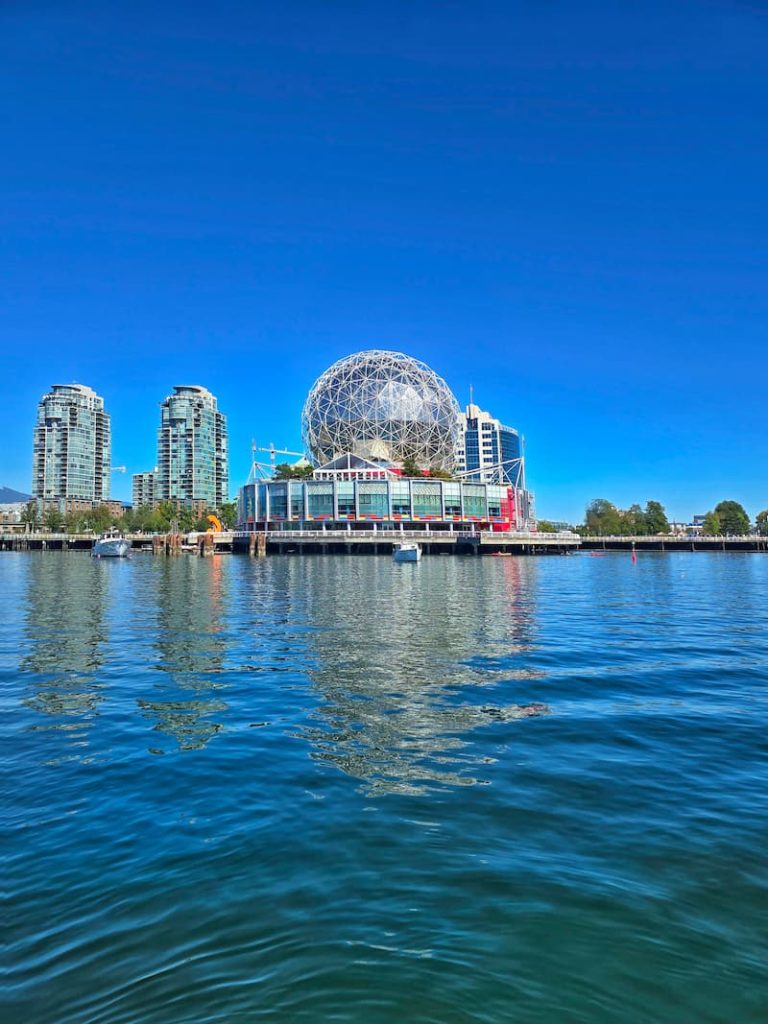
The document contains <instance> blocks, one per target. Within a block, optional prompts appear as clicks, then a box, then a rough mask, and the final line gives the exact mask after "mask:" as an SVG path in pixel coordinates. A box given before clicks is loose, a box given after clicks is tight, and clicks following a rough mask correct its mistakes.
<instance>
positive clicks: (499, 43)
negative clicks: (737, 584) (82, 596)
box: [0, 0, 768, 520]
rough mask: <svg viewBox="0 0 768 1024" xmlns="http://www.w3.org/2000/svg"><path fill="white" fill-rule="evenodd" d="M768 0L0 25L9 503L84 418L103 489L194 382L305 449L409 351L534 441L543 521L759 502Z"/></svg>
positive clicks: (249, 433) (186, 8) (452, 5)
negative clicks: (311, 393) (65, 389)
mask: <svg viewBox="0 0 768 1024" xmlns="http://www.w3.org/2000/svg"><path fill="white" fill-rule="evenodd" d="M767 53H768V8H767V7H766V5H765V3H764V2H763V0H754V2H752V3H750V2H747V0H699V2H695V0H679V2H677V0H658V2H653V0H648V2H643V3H627V2H626V0H614V2H591V0H579V2H578V3H574V2H572V0H568V2H566V0H527V2H519V3H518V2H514V0H504V2H498V3H493V2H484V0H472V2H471V3H470V2H467V3H458V2H434V3H427V2H419V0H403V2H399V0H389V2H387V3H383V2H378V3H366V2H364V0H360V2H352V0H348V2H342V0H315V2H301V0H286V2H281V3H278V2H274V3H272V2H270V3H266V2H258V0H248V2H240V3H238V2H234V0H219V2H217V3H216V4H211V3H209V2H206V3H202V2H199V0H185V2H183V3H182V2H173V0H166V2H164V3H154V2H153V3H145V2H141V0H138V2H137V0H130V2H129V0H125V2H118V0H114V2H106V3H105V2H104V0H93V2H81V0H67V2H66V3H61V2H54V0H48V2H46V0H2V2H0V68H1V69H2V70H0V76H2V80H3V88H2V91H1V92H0V117H1V118H2V124H1V125H0V127H1V128H2V135H1V136H0V137H1V138H2V159H1V160H0V204H1V206H0V214H1V216H0V261H1V262H0V267H1V268H2V272H1V273H0V353H2V377H1V378H0V380H1V381H2V383H1V384H0V387H1V388H2V396H1V398H2V400H1V401H0V436H2V439H3V444H2V450H1V451H0V484H6V485H8V486H12V487H16V488H18V489H21V490H28V489H29V487H30V475H31V438H32V426H33V422H34V415H35V408H36V403H37V401H38V399H39V397H40V396H41V395H42V394H43V393H44V392H45V391H47V390H48V388H49V386H50V385H51V384H52V383H62V382H67V381H71V380H77V381H80V382H82V383H85V384H88V385H90V386H91V387H93V388H95V389H96V390H97V391H99V392H100V393H101V394H102V395H104V397H105V399H106V403H107V408H108V411H109V412H110V413H111V415H112V425H113V461H114V463H115V464H125V465H127V467H128V471H129V472H128V474H126V475H125V476H124V477H123V476H120V475H117V474H116V475H115V476H114V478H113V496H116V497H124V498H128V497H130V475H129V474H130V473H131V472H136V471H138V470H142V469H150V468H152V466H153V465H154V463H155V434H156V428H157V423H158V418H159V410H158V403H159V402H160V401H161V400H162V399H163V397H164V396H165V395H166V394H167V393H168V392H169V391H170V390H171V387H172V385H174V384H179V383H199V384H203V385H205V386H207V387H209V388H210V389H211V390H212V391H213V392H214V394H216V395H217V396H218V398H219V404H220V407H221V409H222V410H223V411H224V412H225V413H226V414H227V415H228V418H229V428H230V442H231V487H232V490H233V491H234V490H235V488H236V487H237V486H238V485H239V484H240V483H241V482H242V480H243V479H244V477H245V476H246V475H247V472H248V466H249V458H250V452H249V448H250V442H251V438H256V440H257V443H259V444H264V445H266V444H268V443H269V442H270V441H274V442H275V444H277V445H278V446H281V447H287V448H297V449H298V448H299V447H300V433H299V417H300V412H301V406H302V403H303V400H304V397H305V394H306V392H307V390H308V389H309V387H310V385H311V384H312V382H313V380H314V379H315V377H317V376H318V375H319V374H320V373H321V372H322V371H323V370H324V369H325V368H326V367H327V366H328V365H330V363H332V362H333V361H334V360H336V359H337V358H339V357H341V356H343V355H346V354H348V353H350V352H354V351H357V350H359V349H363V348H374V347H376V348H391V349H397V350H401V351H405V352H407V353H409V354H411V355H414V356H416V357H418V358H420V359H423V360H425V361H426V362H428V363H429V364H430V365H431V366H432V367H433V368H434V369H435V370H437V372H438V373H440V374H441V375H442V376H444V377H445V378H446V379H447V381H448V382H449V384H450V385H451V386H452V388H453V389H454V391H455V393H456V395H457V397H458V398H459V401H460V402H461V403H462V404H464V403H466V401H467V398H468V389H469V385H470V384H472V385H473V386H474V393H475V399H476V401H477V402H478V404H480V405H481V406H483V407H484V408H487V409H489V410H490V411H491V412H492V413H493V414H494V415H495V416H498V417H499V418H500V419H502V420H504V421H506V422H509V423H511V424H513V425H515V426H517V427H519V428H520V430H521V431H522V432H523V433H524V434H525V436H526V440H527V454H528V479H529V483H530V485H531V487H532V489H533V490H534V491H535V493H536V498H537V509H538V511H539V514H540V515H543V516H546V517H551V518H556V519H570V520H578V519H580V518H581V516H582V514H583V509H584V506H585V504H586V502H587V501H589V500H590V499H592V498H594V497H606V498H609V499H611V500H613V501H615V502H617V503H618V504H620V505H628V504H630V503H631V502H633V501H636V500H637V501H640V502H644V501H645V500H646V499H648V498H657V499H659V500H661V501H662V502H664V503H665V504H666V506H667V510H668V512H669V513H670V514H671V515H672V516H674V517H676V518H682V519H688V518H690V516H691V515H692V514H693V513H696V512H703V511H706V510H707V509H708V508H711V507H712V506H713V505H714V504H715V503H716V502H717V501H719V500H720V499H723V498H735V499H737V500H740V501H742V502H743V503H744V504H745V505H746V507H747V509H748V511H749V512H750V513H751V514H754V513H755V512H757V511H758V510H759V509H762V508H765V507H767V506H768V479H767V476H768V474H766V464H767V461H768V460H767V459H766V454H767V452H766V423H767V421H768V416H767V414H766V381H767V375H766V370H767V369H768V355H767V354H766V319H767V317H766V314H768V273H767V272H766V248H767V246H766V240H767V239H768V230H767V229H768V206H767V203H766V196H767V194H768V189H767V188H766V183H767V182H768V166H767V164H768V160H767V159H766V156H767V154H768V138H767V125H768V60H766V54H767Z"/></svg>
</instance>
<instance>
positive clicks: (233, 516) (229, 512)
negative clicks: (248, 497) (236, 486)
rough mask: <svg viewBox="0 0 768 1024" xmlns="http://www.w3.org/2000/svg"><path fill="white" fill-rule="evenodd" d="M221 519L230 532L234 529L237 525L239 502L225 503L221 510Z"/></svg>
mask: <svg viewBox="0 0 768 1024" xmlns="http://www.w3.org/2000/svg"><path fill="white" fill-rule="evenodd" d="M219 519H220V520H221V524H222V526H226V528H227V529H228V530H232V529H234V527H235V525H236V524H237V502H236V501H225V502H224V503H223V504H222V506H221V508H220V509H219Z"/></svg>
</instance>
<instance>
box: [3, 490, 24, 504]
mask: <svg viewBox="0 0 768 1024" xmlns="http://www.w3.org/2000/svg"><path fill="white" fill-rule="evenodd" d="M31 500H32V495H31V494H22V492H21V491H14V489H13V488H12V487H0V505H11V504H13V502H15V501H31Z"/></svg>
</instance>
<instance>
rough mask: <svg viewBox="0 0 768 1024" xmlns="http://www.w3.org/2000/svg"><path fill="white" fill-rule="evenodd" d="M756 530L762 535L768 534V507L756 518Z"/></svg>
mask: <svg viewBox="0 0 768 1024" xmlns="http://www.w3.org/2000/svg"><path fill="white" fill-rule="evenodd" d="M755 530H756V531H757V532H758V533H759V534H760V535H761V536H762V537H766V536H768V508H767V509H765V510H764V511H762V512H758V513H757V518H756V519H755Z"/></svg>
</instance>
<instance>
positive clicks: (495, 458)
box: [457, 404, 525, 488]
mask: <svg viewBox="0 0 768 1024" xmlns="http://www.w3.org/2000/svg"><path fill="white" fill-rule="evenodd" d="M459 424H460V427H461V431H460V434H459V448H458V455H457V458H458V468H459V472H461V473H462V474H464V476H465V478H468V479H472V480H479V481H483V482H485V483H491V482H495V483H507V484H511V485H512V486H514V487H523V488H524V487H525V471H524V466H523V452H522V446H521V444H520V435H519V434H518V432H517V431H516V430H515V429H514V427H506V426H504V424H503V423H501V422H500V421H499V420H497V419H494V418H493V416H491V414H490V413H487V412H483V410H482V409H480V408H479V407H478V406H476V405H473V404H470V405H468V406H467V408H466V410H465V411H464V412H463V413H461V414H460V416H459Z"/></svg>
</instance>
